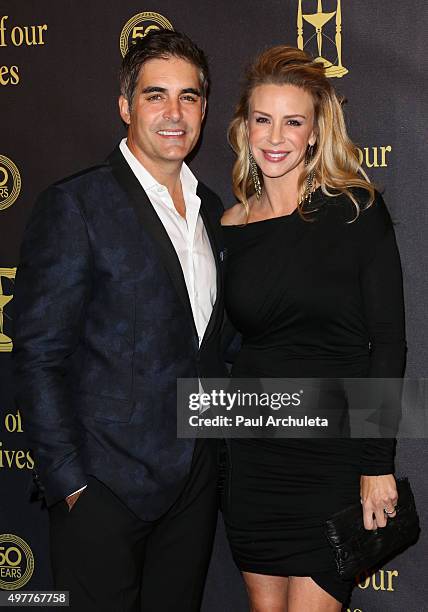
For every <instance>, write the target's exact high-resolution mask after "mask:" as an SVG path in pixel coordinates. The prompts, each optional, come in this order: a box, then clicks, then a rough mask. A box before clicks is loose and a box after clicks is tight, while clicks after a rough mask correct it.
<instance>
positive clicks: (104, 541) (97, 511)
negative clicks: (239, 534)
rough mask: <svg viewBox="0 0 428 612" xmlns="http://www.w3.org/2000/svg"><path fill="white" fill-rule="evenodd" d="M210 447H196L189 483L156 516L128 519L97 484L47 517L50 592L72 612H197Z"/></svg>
mask: <svg viewBox="0 0 428 612" xmlns="http://www.w3.org/2000/svg"><path fill="white" fill-rule="evenodd" d="M216 449H217V444H216V440H197V441H196V447H195V452H194V456H193V461H192V468H191V472H190V476H189V479H188V481H187V483H186V485H185V488H184V489H183V491H182V493H181V495H180V497H179V499H178V500H177V501H176V502H175V503H174V505H173V506H172V507H171V508H170V509H169V510H168V512H166V513H165V514H164V515H163V516H162V517H160V518H159V519H157V520H156V521H154V522H145V521H142V520H141V519H139V518H138V517H136V515H135V514H133V513H132V512H131V511H130V510H129V509H128V508H127V507H126V506H125V505H124V504H123V502H122V501H120V500H119V499H118V498H117V497H116V496H115V495H114V494H113V493H112V492H111V491H110V489H108V487H106V486H105V485H104V484H102V483H101V482H99V481H98V480H97V479H95V478H93V477H88V487H87V489H85V490H84V491H83V493H82V494H81V495H80V497H79V499H78V500H77V502H76V504H75V505H74V507H73V509H72V510H71V511H70V512H69V511H68V506H67V504H66V502H65V501H61V502H59V503H58V504H55V505H54V506H53V507H52V508H51V509H50V510H49V516H50V544H51V561H52V568H53V575H54V581H55V588H57V589H64V590H68V591H70V609H71V610H73V612H172V611H177V612H197V611H199V610H200V607H201V601H202V595H203V589H204V584H205V578H206V574H207V570H208V564H209V560H210V557H211V552H212V545H213V540H214V534H215V526H216V520H217V457H216Z"/></svg>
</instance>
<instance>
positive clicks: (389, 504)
mask: <svg viewBox="0 0 428 612" xmlns="http://www.w3.org/2000/svg"><path fill="white" fill-rule="evenodd" d="M360 496H361V503H362V505H363V518H364V527H365V528H366V529H377V528H378V527H385V525H386V521H387V519H388V518H394V516H396V512H395V506H396V505H397V501H398V494H397V486H396V484H395V478H394V476H393V475H392V474H386V475H385V476H361V479H360ZM384 510H386V511H387V512H388V515H386V514H385V512H384ZM373 515H374V516H373Z"/></svg>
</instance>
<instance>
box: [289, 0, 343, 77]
mask: <svg viewBox="0 0 428 612" xmlns="http://www.w3.org/2000/svg"><path fill="white" fill-rule="evenodd" d="M317 2H318V5H317V12H316V13H304V12H303V6H302V5H303V2H302V0H298V9H297V46H298V48H299V49H305V50H307V51H309V52H310V53H311V55H314V56H315V61H316V62H322V63H323V64H324V66H325V72H326V75H327V76H328V77H343V76H344V75H345V74H347V73H348V69H347V68H345V66H343V64H342V6H341V0H336V10H335V11H330V12H326V11H324V10H323V5H322V0H317ZM324 4H325V2H324ZM333 18H334V20H333ZM333 23H335V29H334V34H333V29H332V24H333ZM305 24H309V25H310V26H312V27H311V34H310V35H309V38H308V39H307V40H306V41H305V40H304V35H305V30H306V28H305ZM333 36H334V40H333ZM327 54H328V55H329V56H330V59H326V55H327ZM330 60H331V61H330Z"/></svg>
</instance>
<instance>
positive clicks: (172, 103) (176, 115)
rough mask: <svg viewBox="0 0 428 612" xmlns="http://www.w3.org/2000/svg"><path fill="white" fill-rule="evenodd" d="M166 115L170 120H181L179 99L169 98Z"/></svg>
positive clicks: (165, 110)
mask: <svg viewBox="0 0 428 612" xmlns="http://www.w3.org/2000/svg"><path fill="white" fill-rule="evenodd" d="M164 117H165V119H169V120H170V121H174V122H177V121H180V119H181V118H182V112H181V105H180V100H179V99H170V100H168V102H167V103H166V106H165V109H164Z"/></svg>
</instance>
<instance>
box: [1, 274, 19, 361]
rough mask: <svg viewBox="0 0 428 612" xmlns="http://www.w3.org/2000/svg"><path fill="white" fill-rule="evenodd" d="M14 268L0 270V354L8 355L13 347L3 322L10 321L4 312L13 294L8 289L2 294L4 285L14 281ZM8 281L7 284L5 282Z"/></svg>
mask: <svg viewBox="0 0 428 612" xmlns="http://www.w3.org/2000/svg"><path fill="white" fill-rule="evenodd" d="M15 275H16V268H0V353H10V351H11V350H12V347H13V343H12V338H10V337H9V336H8V335H7V334H6V333H5V321H6V319H10V318H11V317H9V316H8V315H7V313H6V312H5V310H4V309H5V306H6V304H9V302H10V301H11V300H12V298H13V292H12V293H10V289H9V290H8V291H7V293H5V292H4V289H5V288H6V284H9V285H11V284H12V283H13V281H14V280H15ZM5 279H9V283H7V280H5Z"/></svg>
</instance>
